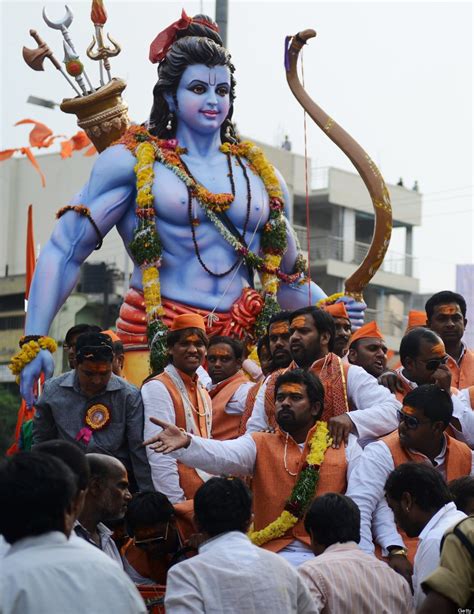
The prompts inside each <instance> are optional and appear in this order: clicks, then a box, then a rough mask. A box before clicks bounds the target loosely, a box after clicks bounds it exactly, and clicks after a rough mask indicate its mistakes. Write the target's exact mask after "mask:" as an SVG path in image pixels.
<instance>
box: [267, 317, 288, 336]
mask: <svg viewBox="0 0 474 614" xmlns="http://www.w3.org/2000/svg"><path fill="white" fill-rule="evenodd" d="M289 331H290V327H289V325H288V322H285V321H283V320H282V321H280V322H275V323H274V324H270V334H271V335H284V334H285V333H288V332H289Z"/></svg>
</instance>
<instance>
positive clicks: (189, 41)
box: [148, 15, 238, 143]
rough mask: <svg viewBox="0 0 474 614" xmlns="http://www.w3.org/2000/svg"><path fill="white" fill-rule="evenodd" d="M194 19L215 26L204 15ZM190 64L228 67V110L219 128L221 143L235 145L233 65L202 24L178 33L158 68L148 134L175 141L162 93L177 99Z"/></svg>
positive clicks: (190, 26)
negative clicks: (169, 127) (184, 74)
mask: <svg viewBox="0 0 474 614" xmlns="http://www.w3.org/2000/svg"><path fill="white" fill-rule="evenodd" d="M195 19H199V20H200V21H201V22H202V21H206V22H208V23H211V24H214V22H213V21H212V19H211V18H210V17H208V16H207V15H196V16H195ZM192 64H205V65H206V66H227V67H228V68H229V71H230V94H229V95H230V109H229V113H228V115H227V117H226V119H225V120H224V122H223V124H222V126H221V140H222V142H223V143H224V142H235V141H236V140H238V139H237V137H236V134H235V131H234V126H233V124H232V121H231V120H232V114H233V112H234V99H235V85H236V82H235V78H234V71H235V68H234V65H233V64H232V62H231V58H230V54H229V52H228V51H227V50H226V49H225V48H224V47H223V46H222V39H221V37H220V36H219V34H218V33H217V32H215V31H214V30H212V29H211V28H208V27H207V26H205V25H204V24H202V23H195V22H192V23H191V24H190V25H189V26H188V28H187V29H186V30H183V31H182V32H178V38H177V40H176V41H175V42H174V43H173V44H172V45H171V47H170V49H169V51H168V53H167V54H166V57H165V59H164V60H162V61H161V62H160V64H159V66H158V81H157V83H156V85H155V87H154V88H153V107H152V109H151V113H150V119H149V121H148V130H149V131H150V132H151V134H153V135H154V136H156V137H158V138H161V139H163V138H166V139H170V138H174V137H175V135H176V117H173V119H172V129H171V130H167V129H166V126H167V124H168V121H169V119H170V118H169V113H170V111H169V107H168V103H167V102H166V100H165V97H164V95H163V94H164V93H170V94H172V95H173V97H174V98H175V99H176V91H177V89H178V85H179V82H180V80H181V77H182V75H183V72H184V71H185V69H186V68H187V67H188V66H190V65H192Z"/></svg>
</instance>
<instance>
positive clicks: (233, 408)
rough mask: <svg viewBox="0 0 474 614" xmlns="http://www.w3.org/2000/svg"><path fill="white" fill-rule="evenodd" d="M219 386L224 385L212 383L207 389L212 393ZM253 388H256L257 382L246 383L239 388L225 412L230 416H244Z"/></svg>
mask: <svg viewBox="0 0 474 614" xmlns="http://www.w3.org/2000/svg"><path fill="white" fill-rule="evenodd" d="M219 384H222V382H219V383H218V384H213V383H211V384H209V385H208V386H207V389H208V390H209V392H211V390H214V388H216V387H217V386H219ZM252 386H255V382H250V381H248V382H244V383H243V384H241V385H240V386H239V387H238V388H237V390H236V391H235V392H234V394H233V395H232V397H231V398H230V400H229V402H228V403H227V405H226V406H225V409H224V411H225V413H226V414H229V416H235V415H242V414H243V413H244V410H245V403H246V401H247V395H248V393H249V390H250V388H252Z"/></svg>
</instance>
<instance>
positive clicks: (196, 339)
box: [184, 333, 201, 343]
mask: <svg viewBox="0 0 474 614" xmlns="http://www.w3.org/2000/svg"><path fill="white" fill-rule="evenodd" d="M184 340H185V341H187V342H188V343H199V341H201V338H200V337H199V335H196V334H195V333H193V334H192V335H186V337H185V339H184Z"/></svg>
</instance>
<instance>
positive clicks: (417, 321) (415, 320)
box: [405, 309, 426, 335]
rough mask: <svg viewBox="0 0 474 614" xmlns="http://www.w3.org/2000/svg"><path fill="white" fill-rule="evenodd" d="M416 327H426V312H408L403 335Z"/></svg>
mask: <svg viewBox="0 0 474 614" xmlns="http://www.w3.org/2000/svg"><path fill="white" fill-rule="evenodd" d="M418 326H426V312H425V311H415V310H413V309H412V310H411V311H409V312H408V323H407V329H406V331H405V335H406V334H407V333H408V332H409V331H410V330H411V329H412V328H417V327H418Z"/></svg>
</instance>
